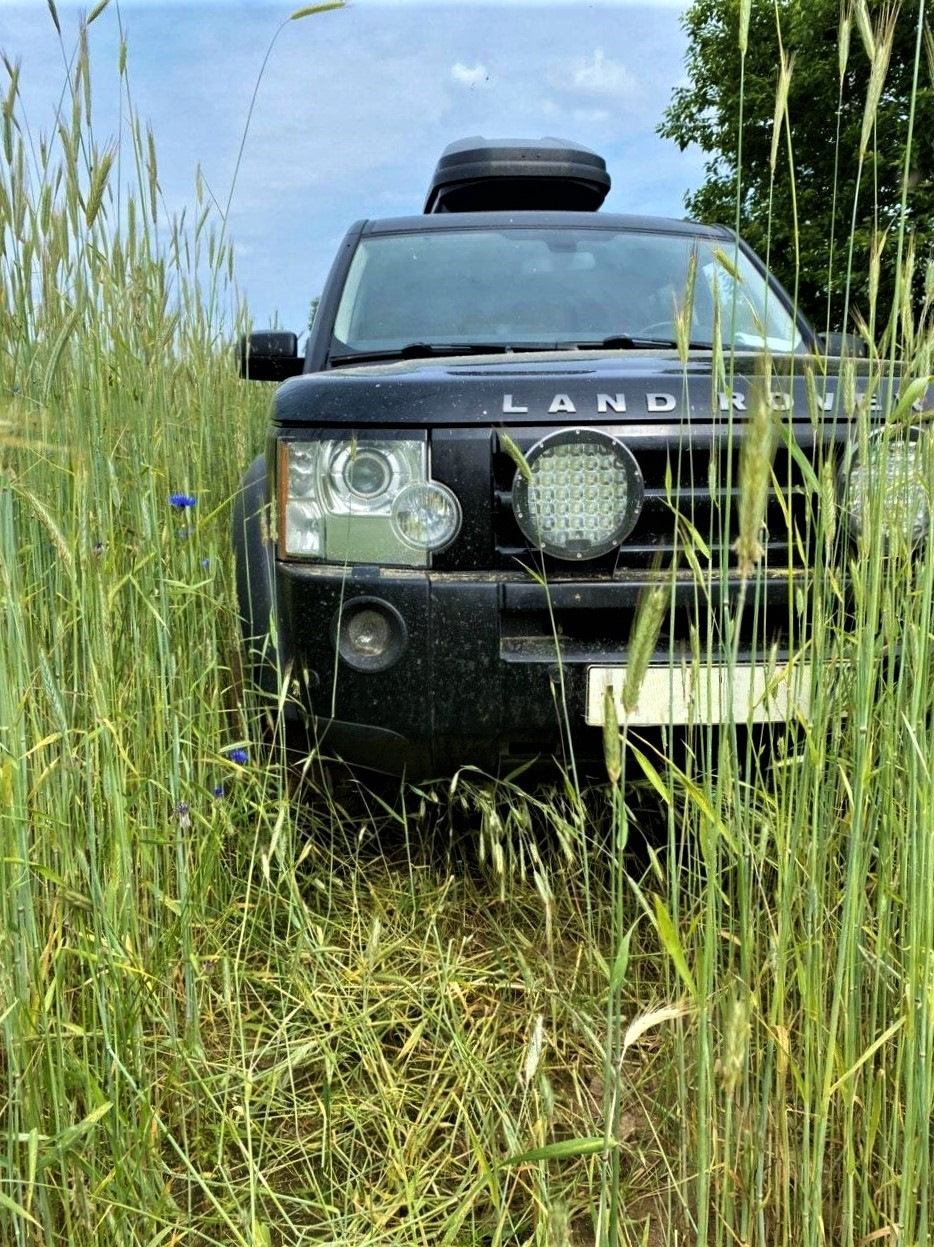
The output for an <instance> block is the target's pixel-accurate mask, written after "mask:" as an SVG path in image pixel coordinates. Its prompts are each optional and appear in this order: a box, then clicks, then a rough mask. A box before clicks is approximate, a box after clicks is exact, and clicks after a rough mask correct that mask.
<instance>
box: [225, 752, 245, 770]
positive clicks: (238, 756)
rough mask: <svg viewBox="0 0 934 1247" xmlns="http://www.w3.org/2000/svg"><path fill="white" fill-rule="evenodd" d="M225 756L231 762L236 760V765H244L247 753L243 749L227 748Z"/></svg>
mask: <svg viewBox="0 0 934 1247" xmlns="http://www.w3.org/2000/svg"><path fill="white" fill-rule="evenodd" d="M227 757H228V758H229V759H230V760H231V762H236V764H237V766H246V764H247V759H248V757H249V754H248V753H247V751H246V750H245V749H228V750H227Z"/></svg>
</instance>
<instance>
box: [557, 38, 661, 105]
mask: <svg viewBox="0 0 934 1247" xmlns="http://www.w3.org/2000/svg"><path fill="white" fill-rule="evenodd" d="M549 79H550V81H551V83H552V85H553V86H556V87H558V86H560V87H563V88H564V89H565V90H570V91H574V92H577V93H580V94H583V95H594V96H599V97H602V98H604V99H615V100H630V99H633V98H635V97H636V96H638V95H639V93H640V92H639V83H638V81H637V79H636V77H635V75H634V74H633V73H632V72H631V71H630V70H629V69H627V68H626V66H625V65H624V64H623V63H622V61H614V60H613V59H612V58H611V57H608V56H607V55H606V53H605V52H604V51H603V48H597V49H596V51H595V52H594V54H593V56H591V57H578V58H576V59H575V60H573V61H570V62H566V63H565V64H563V65H561V66H555V67H553V69H552V70H551V73H550V74H549Z"/></svg>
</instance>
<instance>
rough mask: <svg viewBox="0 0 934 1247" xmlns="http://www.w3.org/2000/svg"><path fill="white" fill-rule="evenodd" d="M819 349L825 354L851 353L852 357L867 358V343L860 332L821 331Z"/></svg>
mask: <svg viewBox="0 0 934 1247" xmlns="http://www.w3.org/2000/svg"><path fill="white" fill-rule="evenodd" d="M817 349H818V350H819V351H820V352H821V353H822V354H823V355H834V356H839V355H849V356H850V358H851V359H865V358H866V343H865V342H864V341H863V339H862V338H861V337H860V336H859V334H858V333H819V334H818V335H817Z"/></svg>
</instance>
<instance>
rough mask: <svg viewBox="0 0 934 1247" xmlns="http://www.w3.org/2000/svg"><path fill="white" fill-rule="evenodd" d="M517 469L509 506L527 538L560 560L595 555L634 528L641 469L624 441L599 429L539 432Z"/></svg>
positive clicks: (617, 541)
mask: <svg viewBox="0 0 934 1247" xmlns="http://www.w3.org/2000/svg"><path fill="white" fill-rule="evenodd" d="M525 459H526V464H527V466H528V473H527V474H526V473H524V472H523V471H522V470H521V469H520V470H519V471H518V472H516V476H515V480H514V482H513V487H512V505H513V510H514V512H515V515H516V519H517V520H518V523H519V527H520V528H521V529H522V532H523V533H524V534H525V536H526V537H527V539H528V540H529V542H530V543H531V544H532V545H534V546H535V547H536V548H537V549H539V550H543V551H544V552H545V553H546V554H552V555H554V556H555V557H556V558H559V559H595V558H599V556H600V555H601V554H606V553H607V552H608V551H610V550H612V549H613V547H614V546H618V545H619V544H620V542H621V541H624V540H625V539H626V537H628V536H629V534H630V533H631V532H632V529H633V527H634V525H635V523H636V520H637V519H638V518H639V512H640V511H641V509H642V496H643V483H642V472H641V471H640V469H639V465H638V463H636V460H635V458H634V456H633V455H632V452H631V451H629V450H628V449H627V448H626V447H625V446H624V445H623V444H622V442H618V441H617V440H616V438H615V437H611V436H610V435H609V434H608V433H602V432H600V431H599V430H597V429H563V430H562V431H561V432H560V433H550V434H549V435H548V436H547V437H543V438H542V440H541V441H540V442H538V443H537V444H536V445H535V446H533V447H532V449H531V450H530V451H529V452H528V454H527V455H526V457H525Z"/></svg>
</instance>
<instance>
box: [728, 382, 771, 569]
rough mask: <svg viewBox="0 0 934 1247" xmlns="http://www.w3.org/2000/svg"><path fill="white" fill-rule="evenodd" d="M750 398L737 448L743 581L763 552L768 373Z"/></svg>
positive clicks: (768, 431) (768, 438)
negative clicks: (750, 412) (746, 418)
mask: <svg viewBox="0 0 934 1247" xmlns="http://www.w3.org/2000/svg"><path fill="white" fill-rule="evenodd" d="M751 397H752V415H751V418H750V420H749V423H748V424H747V425H746V427H745V428H744V430H743V434H742V444H741V447H740V456H739V536H738V537H737V538H736V541H735V543H734V545H733V550H734V552H735V553H736V556H737V559H738V564H739V573H740V575H741V576H742V578H743V580H748V579H749V577H750V576H751V575H752V573H753V572H754V571H755V569H756V567H757V565H758V564H759V562H760V560H761V559H762V556H763V554H764V553H765V551H764V549H763V547H762V543H761V541H760V537H761V534H762V528H763V525H764V524H765V512H766V507H767V505H768V498H769V489H770V486H771V480H772V460H773V459H774V457H775V445H776V436H775V417H774V415H773V412H772V408H771V403H770V401H769V380H768V370H766V375H765V376H764V377H762V378H760V379H759V380H758V381H757V382H756V384H755V385H754V386H753V387H752V396H751Z"/></svg>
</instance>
